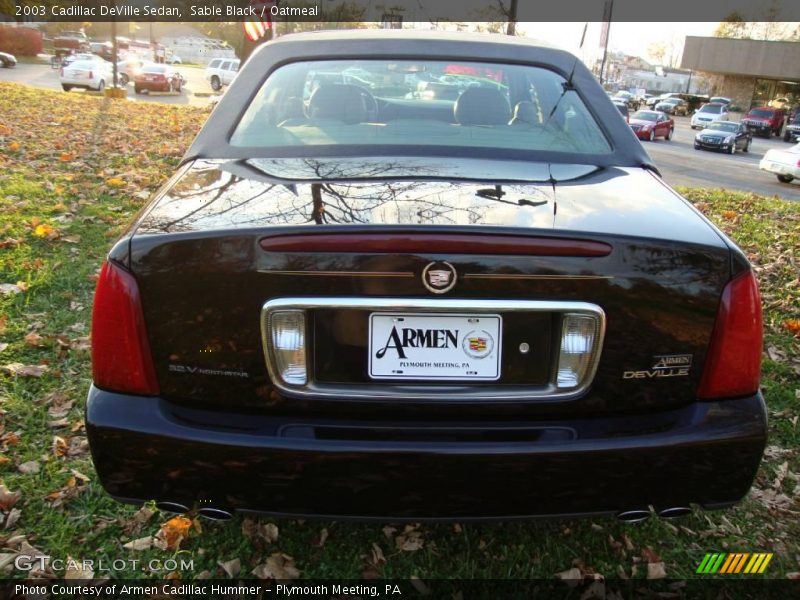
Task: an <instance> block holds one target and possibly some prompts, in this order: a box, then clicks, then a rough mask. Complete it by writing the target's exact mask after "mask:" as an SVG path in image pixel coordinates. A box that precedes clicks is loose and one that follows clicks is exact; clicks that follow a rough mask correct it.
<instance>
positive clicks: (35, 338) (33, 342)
mask: <svg viewBox="0 0 800 600" xmlns="http://www.w3.org/2000/svg"><path fill="white" fill-rule="evenodd" d="M25 343H26V344H27V345H28V346H32V347H34V348H44V347H45V346H46V345H47V344H45V343H44V338H43V337H42V336H41V335H39V334H38V333H37V332H35V331H31V332H30V333H29V334H27V335H26V336H25Z"/></svg>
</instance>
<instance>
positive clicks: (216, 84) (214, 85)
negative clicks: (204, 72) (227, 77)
mask: <svg viewBox="0 0 800 600" xmlns="http://www.w3.org/2000/svg"><path fill="white" fill-rule="evenodd" d="M211 89H212V90H214V91H215V92H218V91H220V90H221V89H222V82H221V81H220V80H219V77H217V76H216V75H212V76H211Z"/></svg>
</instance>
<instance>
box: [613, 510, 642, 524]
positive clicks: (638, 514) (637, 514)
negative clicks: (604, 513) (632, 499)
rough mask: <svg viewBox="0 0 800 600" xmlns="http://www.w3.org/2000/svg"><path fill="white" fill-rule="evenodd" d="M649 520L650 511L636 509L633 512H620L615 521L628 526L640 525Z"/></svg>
mask: <svg viewBox="0 0 800 600" xmlns="http://www.w3.org/2000/svg"><path fill="white" fill-rule="evenodd" d="M649 518H650V511H649V510H646V509H642V508H637V509H634V510H624V511H622V512H619V513H617V520H619V521H622V522H623V523H628V524H633V523H641V522H642V521H646V520H647V519H649Z"/></svg>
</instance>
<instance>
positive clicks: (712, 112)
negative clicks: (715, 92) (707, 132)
mask: <svg viewBox="0 0 800 600" xmlns="http://www.w3.org/2000/svg"><path fill="white" fill-rule="evenodd" d="M727 120H728V107H727V106H726V105H724V104H720V103H718V102H709V103H708V104H704V105H703V106H701V107H700V109H699V110H698V111H697V112H696V113H694V114H693V115H692V123H691V125H692V129H705V128H706V127H707V126H708V125H710V124H711V123H714V122H716V121H727Z"/></svg>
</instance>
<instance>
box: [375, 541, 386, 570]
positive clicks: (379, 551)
mask: <svg viewBox="0 0 800 600" xmlns="http://www.w3.org/2000/svg"><path fill="white" fill-rule="evenodd" d="M384 564H386V556H384V554H383V548H381V547H380V546H379V545H378V544H376V543H375V542H373V543H372V565H374V566H376V567H380V566H381V565H384Z"/></svg>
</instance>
